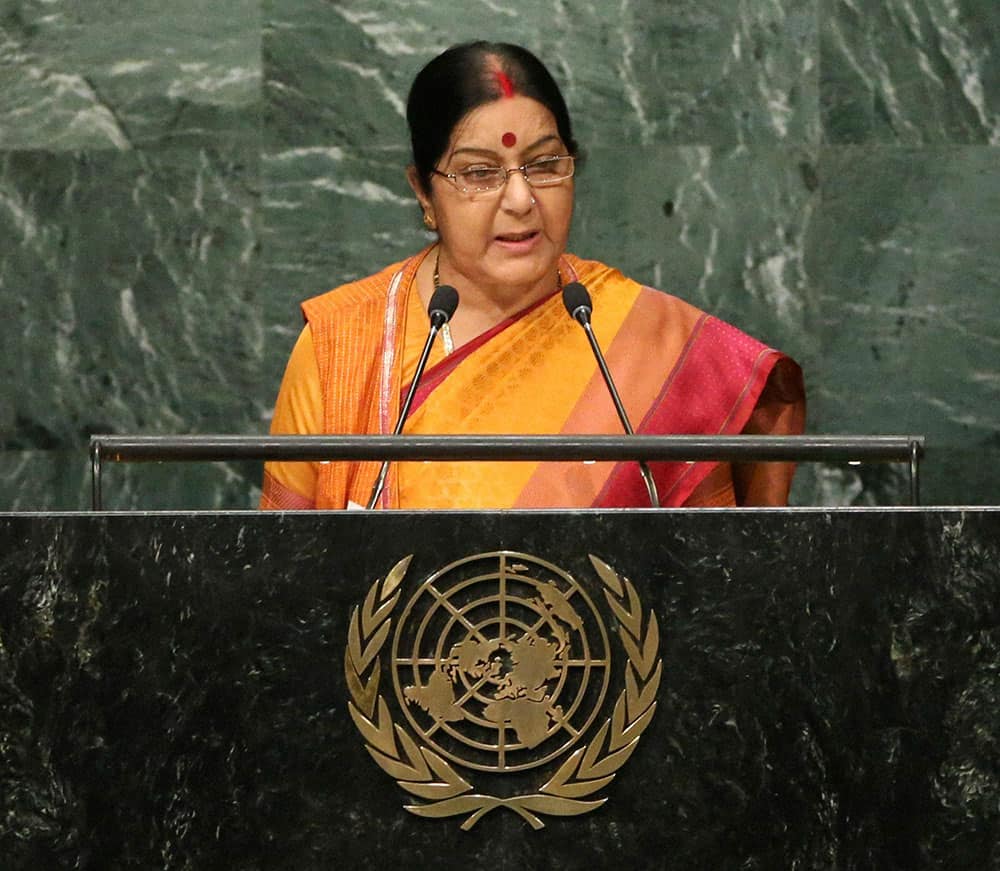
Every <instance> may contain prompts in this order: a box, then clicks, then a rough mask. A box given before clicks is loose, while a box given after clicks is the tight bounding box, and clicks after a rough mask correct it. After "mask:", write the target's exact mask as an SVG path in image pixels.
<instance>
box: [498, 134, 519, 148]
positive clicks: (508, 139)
mask: <svg viewBox="0 0 1000 871" xmlns="http://www.w3.org/2000/svg"><path fill="white" fill-rule="evenodd" d="M500 141H501V142H502V143H503V144H504V146H505V147H506V148H513V147H514V146H515V145H517V135H516V134H514V133H511V132H510V131H508V132H507V133H504V135H503V136H501V137H500Z"/></svg>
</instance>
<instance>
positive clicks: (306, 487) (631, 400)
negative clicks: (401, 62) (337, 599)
mask: <svg viewBox="0 0 1000 871" xmlns="http://www.w3.org/2000/svg"><path fill="white" fill-rule="evenodd" d="M407 120H408V122H409V125H410V136H411V142H412V146H413V165H412V166H410V167H409V169H408V170H407V177H408V179H409V183H410V186H411V187H412V188H413V192H414V194H415V195H416V198H417V200H418V202H419V203H420V207H421V209H422V210H423V220H424V223H425V224H426V226H427V227H428V228H429V229H431V230H432V231H435V232H436V233H437V236H438V240H437V242H436V243H435V244H433V245H431V246H429V247H428V248H427V249H425V250H424V251H421V252H420V253H418V254H416V255H415V256H413V257H412V258H410V259H409V260H407V261H405V262H402V263H397V264H394V265H392V266H390V267H388V268H386V269H384V270H382V271H381V272H379V273H377V274H375V275H373V276H370V277H369V278H366V279H363V280H361V281H357V282H353V283H351V284H348V285H345V286H343V287H340V288H337V289H336V290H333V291H330V292H329V293H327V294H324V295H322V296H319V297H316V298H314V299H311V300H308V301H306V302H305V303H304V304H303V311H304V313H305V318H306V327H305V329H304V330H303V332H302V334H301V336H300V338H299V340H298V342H297V344H296V346H295V349H294V350H293V352H292V356H291V359H290V361H289V364H288V368H287V371H286V373H285V377H284V380H283V381H282V385H281V391H280V393H279V396H278V401H277V404H276V408H275V414H274V420H273V424H272V428H271V432H272V433H297V434H319V433H340V434H362V433H388V432H391V431H392V429H393V427H394V426H395V423H396V419H397V415H398V411H399V407H400V404H401V396H405V393H406V389H407V388H408V386H409V383H410V381H411V380H412V377H413V374H414V370H415V367H416V362H417V359H418V357H419V354H420V351H421V349H422V346H423V343H424V340H425V338H426V336H427V331H428V319H427V313H426V312H427V305H428V302H429V301H430V298H431V294H432V293H433V292H434V289H435V287H436V286H438V285H439V284H450V285H452V286H454V287H455V288H457V290H458V292H459V296H460V300H461V302H460V304H459V307H458V310H457V312H456V313H455V315H454V317H453V318H452V320H451V322H450V324H449V325H448V327H447V328H446V330H444V331H442V335H443V339H444V341H442V342H437V343H435V348H434V350H433V353H432V356H431V358H430V361H429V365H428V369H427V371H426V372H425V374H424V376H423V378H422V379H421V382H420V388H419V390H418V394H417V398H416V400H415V402H414V404H413V407H412V408H411V411H410V414H409V416H408V418H407V421H406V426H405V428H404V432H406V433H425V434H429V433H441V434H446V433H466V434H490V433H521V434H553V433H564V434H568V433H593V434H620V433H621V432H622V427H621V424H620V422H619V420H618V417H617V415H616V412H615V409H614V406H613V404H612V402H611V400H610V398H609V396H608V394H607V391H606V388H605V386H604V383H603V381H602V379H601V376H600V373H599V371H598V370H597V367H596V365H595V363H594V359H593V357H592V356H591V351H590V347H589V345H588V342H587V339H586V336H585V334H584V333H583V331H582V330H581V328H580V327H579V325H578V324H576V323H575V322H574V321H573V320H572V319H571V318H570V317H569V316H568V315H567V314H566V311H565V309H564V307H563V303H562V300H561V296H560V290H561V288H562V287H563V286H564V285H565V284H567V283H569V282H572V281H579V282H582V283H583V284H584V285H585V286H586V287H587V288H588V289H589V291H590V294H591V297H592V300H593V308H594V317H593V323H594V329H595V332H596V334H597V337H598V340H599V341H600V343H601V346H602V347H603V348H604V350H605V353H606V355H607V358H608V363H609V366H610V369H611V371H612V373H613V375H614V377H615V379H616V382H617V385H618V388H619V391H620V392H621V394H622V399H623V402H624V404H625V407H626V410H627V411H628V414H629V417H630V419H631V421H632V423H633V425H634V426H635V429H636V431H637V432H641V433H647V434H673V433H677V434H680V433H692V434H715V433H718V434H734V433H740V432H745V433H758V434H766V433H770V434H791V433H799V432H801V431H802V427H803V421H804V397H803V390H802V381H801V373H800V371H799V368H798V366H797V365H796V364H795V363H794V362H793V361H791V360H789V359H788V358H787V357H785V356H783V355H781V354H780V353H779V352H777V351H774V350H772V349H769V348H767V347H765V346H764V345H761V344H760V343H759V342H757V341H756V340H754V339H752V338H750V337H749V336H747V335H745V334H743V333H741V332H739V331H738V330H736V329H735V328H733V327H731V326H729V325H727V324H724V323H722V322H721V321H718V320H717V319H715V318H712V317H710V316H708V315H705V314H704V313H703V312H700V311H698V310H697V309H695V308H693V307H692V306H690V305H688V304H686V303H684V302H682V301H681V300H679V299H676V298H674V297H671V296H668V295H667V294H664V293H660V292H658V291H654V290H651V289H649V288H644V287H641V286H640V285H638V284H637V283H635V282H633V281H631V280H629V279H627V278H625V277H624V276H622V275H621V274H620V273H619V272H617V271H616V270H614V269H612V268H610V267H608V266H605V265H603V264H601V263H597V262H594V261H587V260H582V259H580V258H577V257H575V256H573V255H571V254H568V253H566V251H565V248H566V241H567V238H568V236H569V229H570V219H571V216H572V212H573V174H574V170H575V161H576V157H577V153H578V149H577V144H576V141H575V140H574V139H573V133H572V128H571V124H570V118H569V114H568V112H567V109H566V105H565V102H564V101H563V98H562V95H561V93H560V91H559V88H558V86H557V85H556V84H555V82H554V81H553V79H552V77H551V76H550V74H549V73H548V71H547V70H546V69H545V67H544V66H543V65H542V64H541V62H540V61H539V60H538V59H537V58H535V57H534V56H533V55H532V54H531V53H529V52H528V51H526V50H525V49H522V48H519V47H517V46H513V45H507V44H493V43H483V42H479V43H467V44H463V45H458V46H454V47H452V48H451V49H449V50H448V51H446V52H444V53H443V54H441V55H439V56H438V57H437V58H435V59H434V60H432V61H431V62H430V63H429V64H428V65H427V66H426V67H425V68H424V69H423V70H422V71H421V72H420V73H419V74H418V76H417V78H416V79H415V81H414V83H413V87H412V89H411V91H410V96H409V102H408V105H407ZM650 465H651V469H652V473H653V477H654V478H655V480H656V485H657V489H658V491H659V497H660V502H661V504H663V505H672V506H677V505H736V504H739V505H775V504H784V503H785V501H786V500H787V496H788V490H789V487H790V484H791V477H792V473H793V468H792V467H791V466H790V465H789V464H775V463H771V464H752V465H744V466H738V467H730V466H729V465H728V464H713V463H698V464H684V463H653V464H650ZM378 467H379V464H378V463H375V462H361V463H327V464H319V463H269V464H268V465H267V467H266V469H265V480H264V493H263V497H262V499H261V507H263V508H272V509H306V508H344V507H348V506H350V505H364V504H365V503H366V502H367V500H368V496H369V493H370V491H371V488H372V484H373V482H374V480H375V478H376V476H377V474H378ZM380 504H381V505H382V506H383V507H400V508H469V509H473V508H492V509H499V508H532V507H590V506H595V507H612V506H648V505H649V496H648V494H647V490H646V487H645V485H644V484H643V481H642V479H641V477H640V473H639V468H638V465H637V464H636V463H634V462H628V463H617V464H616V463H527V462H519V463H469V462H461V463H459V462H455V463H399V464H394V465H393V466H392V471H391V472H390V475H389V479H388V483H387V486H386V488H385V490H384V492H383V495H382V501H381V503H380Z"/></svg>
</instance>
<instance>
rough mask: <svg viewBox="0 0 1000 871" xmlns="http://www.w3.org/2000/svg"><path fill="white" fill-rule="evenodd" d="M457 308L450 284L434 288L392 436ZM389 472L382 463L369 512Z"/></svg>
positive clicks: (405, 413)
mask: <svg viewBox="0 0 1000 871" xmlns="http://www.w3.org/2000/svg"><path fill="white" fill-rule="evenodd" d="M457 308H458V291H457V290H455V288H454V287H452V286H451V285H450V284H442V285H441V286H440V287H435V288H434V293H433V294H431V301H430V304H429V305H428V306H427V317H428V318H430V322H431V328H430V332H428V334H427V341H426V342H424V350H423V351H422V352H421V354H420V359H419V360H418V361H417V368H416V371H415V372H414V373H413V381H411V382H410V389H409V390H408V391H407V393H406V399H405V400H404V401H403V407H402V408H401V409H400V412H399V420H398V422H397V423H396V428H395V429H394V430H393V432H392V434H393V435H399V434H400V433H401V432H402V431H403V424H404V423H406V416H407V415H408V414H409V413H410V405H412V404H413V397H414V396H415V395H416V392H417V384H418V383H419V382H420V378H421V376H422V375H423V374H424V369H425V368H426V366H427V358H428V357H429V356H430V355H431V346H432V345H433V344H434V337H435V336H436V335H437V334H438V332H439V331H440V330H441V328H442V327H443V326H444V325H445V324H446V323H448V321H450V320H451V318H452V315H454V314H455V309H457ZM388 471H389V461H388V460H383V461H382V468H380V469H379V473H378V478H376V479H375V483H374V485H372V493H371V496H369V497H368V504H367V505H366V506H365V507H366V508H367V509H369V510H371V509H372V508H374V507H375V503H376V502H378V499H379V496H381V495H382V489H383V487H385V476H386V474H387V473H388Z"/></svg>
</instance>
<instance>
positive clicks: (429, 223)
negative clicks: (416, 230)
mask: <svg viewBox="0 0 1000 871" xmlns="http://www.w3.org/2000/svg"><path fill="white" fill-rule="evenodd" d="M424 226H425V227H426V228H427V229H428V230H436V229H437V224H436V223H434V219H433V218H432V217H431V216H430V215H428V214H427V212H424Z"/></svg>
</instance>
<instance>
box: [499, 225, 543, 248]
mask: <svg viewBox="0 0 1000 871" xmlns="http://www.w3.org/2000/svg"><path fill="white" fill-rule="evenodd" d="M541 235H542V234H541V233H539V232H538V230H524V231H523V232H520V233H501V234H500V235H498V236H496V237H495V241H497V242H499V243H500V244H501V245H502V246H503V247H504V248H506V249H508V250H511V251H528V250H530V249H531V248H533V247H534V245H535V242H537V241H538V240H539V239H540V238H541Z"/></svg>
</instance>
